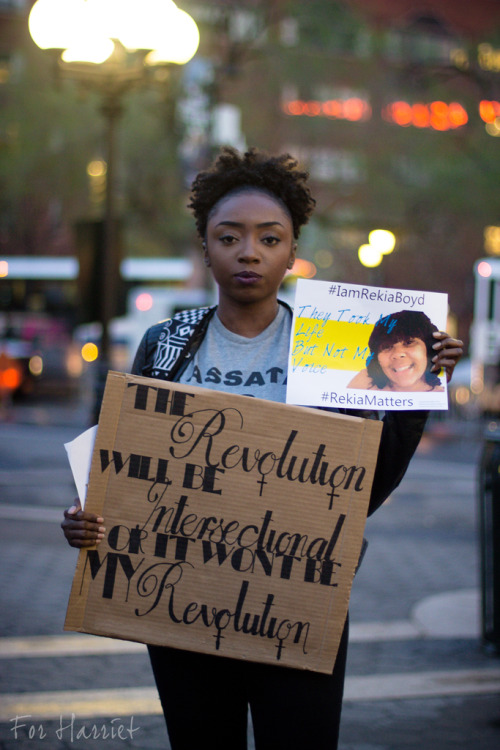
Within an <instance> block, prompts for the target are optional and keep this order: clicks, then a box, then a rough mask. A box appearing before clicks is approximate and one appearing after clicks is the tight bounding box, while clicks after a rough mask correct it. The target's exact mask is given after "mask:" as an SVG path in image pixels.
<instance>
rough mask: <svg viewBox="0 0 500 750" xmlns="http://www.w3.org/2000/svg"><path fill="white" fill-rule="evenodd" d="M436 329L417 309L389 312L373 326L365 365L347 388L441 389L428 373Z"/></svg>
mask: <svg viewBox="0 0 500 750" xmlns="http://www.w3.org/2000/svg"><path fill="white" fill-rule="evenodd" d="M437 330H438V328H437V326H435V325H434V324H433V323H432V322H431V320H430V319H429V318H428V317H427V315H426V314H425V313H423V312H421V311H418V310H401V311H400V312H395V313H390V314H389V315H386V316H385V317H383V318H380V320H379V321H377V323H376V324H375V326H374V327H373V331H372V332H371V334H370V338H369V340H368V346H369V348H370V354H369V356H368V358H367V360H366V368H365V369H364V370H361V372H359V373H357V375H355V377H354V378H353V379H352V380H351V381H350V383H349V384H348V386H347V387H348V388H363V389H365V390H378V391H397V392H415V391H444V386H443V385H442V383H441V380H440V378H439V377H438V375H437V374H436V373H435V372H431V368H432V364H433V362H432V359H433V357H434V356H435V354H436V352H435V350H434V349H433V344H435V343H436V339H435V338H434V337H433V333H434V332H435V331H437Z"/></svg>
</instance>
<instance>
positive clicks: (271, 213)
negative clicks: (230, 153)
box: [205, 190, 295, 304]
mask: <svg viewBox="0 0 500 750" xmlns="http://www.w3.org/2000/svg"><path fill="white" fill-rule="evenodd" d="M205 242H206V245H205V259H206V262H207V264H208V265H209V266H210V267H211V269H212V273H213V276H214V279H215V281H216V282H217V284H218V286H219V299H220V301H222V300H231V301H233V302H237V303H239V304H248V303H256V302H260V301H263V300H268V299H270V298H272V297H276V295H277V292H278V289H279V287H280V284H281V282H282V280H283V277H284V275H285V273H286V270H287V269H288V268H291V267H292V266H293V263H294V260H295V245H294V237H293V226H292V221H291V218H290V216H289V215H288V214H287V212H286V211H285V209H284V208H283V207H282V206H281V205H280V203H279V202H278V201H277V200H274V199H273V198H272V197H271V196H269V195H267V193H263V192H261V191H259V190H251V191H245V192H242V193H236V194H234V195H229V196H228V197H227V198H222V200H221V201H220V202H219V204H218V205H217V206H216V208H215V211H214V212H213V214H212V216H211V217H210V219H209V221H208V224H207V233H206V240H205Z"/></svg>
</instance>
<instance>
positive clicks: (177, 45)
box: [29, 0, 199, 400]
mask: <svg viewBox="0 0 500 750" xmlns="http://www.w3.org/2000/svg"><path fill="white" fill-rule="evenodd" d="M29 30H30V34H31V37H32V39H33V41H34V42H35V44H36V45H37V46H38V47H40V48H41V49H43V50H46V51H47V53H49V54H51V55H52V56H53V57H54V58H55V60H56V64H57V70H58V74H59V75H61V76H62V77H65V78H70V79H72V80H74V81H76V82H78V83H79V84H80V85H81V86H82V87H84V88H86V89H88V90H92V91H97V92H98V93H99V95H100V96H101V107H100V111H101V113H102V115H103V116H104V118H105V122H106V152H107V153H106V161H107V169H106V198H105V215H104V246H103V255H102V259H101V265H102V273H103V276H104V279H105V280H106V291H105V293H103V294H102V299H101V300H100V311H101V315H100V318H101V320H100V323H101V325H102V334H101V345H100V356H99V361H100V368H99V370H100V374H101V375H102V379H101V383H100V384H99V386H98V389H99V391H101V390H102V388H103V385H104V380H105V377H106V373H107V370H108V368H109V363H110V356H111V337H110V323H111V320H112V318H113V317H114V315H115V314H116V304H117V290H118V278H119V273H120V261H121V258H120V252H119V248H118V245H117V238H116V223H117V216H116V206H115V203H116V200H115V197H116V189H115V172H116V130H117V125H118V121H119V119H120V117H121V115H122V112H123V105H122V100H123V97H124V96H125V94H127V93H128V92H129V91H131V90H133V89H137V88H142V87H146V86H152V85H158V81H160V82H162V81H163V82H164V81H165V80H166V78H167V74H166V66H168V65H171V64H177V65H183V64H185V63H187V62H188V61H189V60H190V59H191V58H192V57H193V55H194V54H195V53H196V50H197V48H198V44H199V32H198V28H197V26H196V23H195V22H194V20H193V19H192V18H191V16H189V15H188V14H187V13H185V12H184V11H182V10H180V9H179V8H177V6H176V5H175V3H174V2H172V0H37V2H36V3H35V4H34V6H33V8H32V10H31V13H30V16H29ZM100 395H101V393H98V400H99V399H100Z"/></svg>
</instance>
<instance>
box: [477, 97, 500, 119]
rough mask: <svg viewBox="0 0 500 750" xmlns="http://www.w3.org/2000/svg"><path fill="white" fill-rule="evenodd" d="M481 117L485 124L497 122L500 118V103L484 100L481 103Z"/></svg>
mask: <svg viewBox="0 0 500 750" xmlns="http://www.w3.org/2000/svg"><path fill="white" fill-rule="evenodd" d="M479 116H480V117H481V120H483V121H484V122H495V120H496V119H497V117H500V102H495V101H492V102H489V101H487V100H486V99H483V100H482V101H481V102H480V103H479Z"/></svg>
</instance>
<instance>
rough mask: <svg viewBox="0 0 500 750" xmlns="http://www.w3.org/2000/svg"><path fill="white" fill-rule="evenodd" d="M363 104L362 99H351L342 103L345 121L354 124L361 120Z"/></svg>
mask: <svg viewBox="0 0 500 750" xmlns="http://www.w3.org/2000/svg"><path fill="white" fill-rule="evenodd" d="M364 109H365V102H364V101H363V100H362V99H357V98H352V99H347V100H346V101H345V102H344V117H345V118H346V120H351V121H353V122H356V121H357V120H361V119H362V118H363V114H364Z"/></svg>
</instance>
